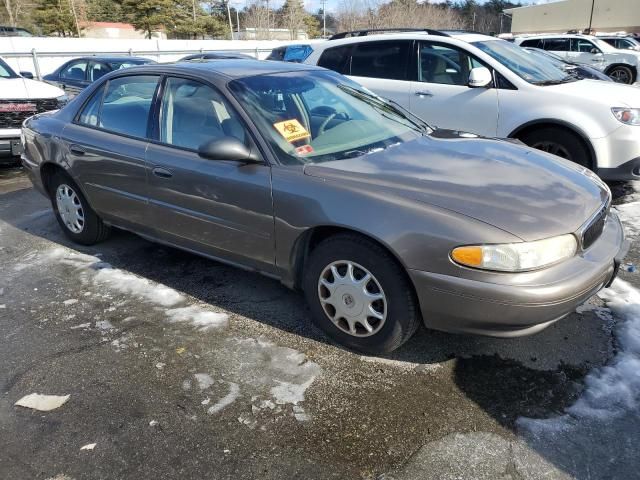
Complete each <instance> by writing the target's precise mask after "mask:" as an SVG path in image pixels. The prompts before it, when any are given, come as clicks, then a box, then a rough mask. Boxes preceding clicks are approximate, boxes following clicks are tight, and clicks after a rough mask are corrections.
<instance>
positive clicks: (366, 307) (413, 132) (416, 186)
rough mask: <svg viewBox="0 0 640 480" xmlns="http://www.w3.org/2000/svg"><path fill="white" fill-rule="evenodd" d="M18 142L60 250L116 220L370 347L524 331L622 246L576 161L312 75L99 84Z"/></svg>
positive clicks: (111, 79)
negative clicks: (261, 282) (296, 304)
mask: <svg viewBox="0 0 640 480" xmlns="http://www.w3.org/2000/svg"><path fill="white" fill-rule="evenodd" d="M23 135H24V139H25V151H24V154H23V156H22V159H23V164H24V166H25V168H26V170H27V172H28V173H29V176H30V178H31V180H32V182H33V184H34V185H35V187H36V188H37V189H38V190H39V191H40V192H42V193H43V194H44V195H46V196H47V197H48V198H50V199H51V202H52V205H53V209H54V212H55V215H56V218H57V220H58V223H59V224H60V226H61V228H62V229H63V231H64V232H65V234H66V235H67V236H68V237H69V238H70V239H72V240H73V241H75V242H78V243H81V244H93V243H96V242H98V241H100V240H103V239H105V238H106V236H107V235H108V233H109V227H110V226H117V227H121V228H125V229H127V230H131V231H133V232H137V233H140V234H141V235H143V236H144V237H145V238H149V239H153V240H157V241H159V242H161V243H164V244H168V245H173V246H176V247H178V248H183V249H186V250H189V251H191V252H195V253H199V254H202V255H204V256H207V257H211V258H215V259H219V260H221V261H223V262H229V263H232V264H235V265H240V266H242V267H244V268H247V269H250V270H255V271H258V272H261V273H264V274H266V275H268V276H270V277H275V278H278V279H280V280H281V281H282V282H283V283H284V284H286V285H287V286H289V287H294V288H300V289H302V290H303V291H304V293H305V296H306V299H307V302H308V304H309V307H310V310H311V315H312V318H313V320H314V321H315V322H316V323H317V325H318V326H319V327H320V328H322V329H323V330H324V331H325V332H326V333H327V334H328V335H329V336H330V337H331V338H333V339H335V340H336V341H338V342H340V343H342V344H343V345H346V346H348V347H350V348H354V349H357V350H360V351H364V352H373V353H378V352H386V351H391V350H393V349H395V348H397V347H399V346H400V345H401V344H403V343H404V342H405V341H406V340H407V339H409V338H410V337H411V335H412V334H413V333H414V332H415V330H416V329H417V328H418V325H419V324H420V323H421V322H422V321H424V322H425V324H426V325H427V326H429V327H432V328H438V329H443V330H448V331H456V332H469V333H482V334H488V335H496V336H503V337H510V336H517V335H525V334H529V333H534V332H537V331H539V330H541V329H543V328H544V327H546V326H548V325H550V324H551V323H553V322H555V321H556V320H558V319H560V318H562V317H564V316H565V315H567V314H568V313H570V312H572V311H574V310H575V308H576V306H578V305H580V304H581V303H583V302H584V301H585V300H586V299H587V298H589V297H590V296H591V295H593V294H594V293H596V292H597V291H598V290H600V289H601V288H602V287H603V286H604V285H606V284H608V282H610V281H611V280H612V278H613V277H614V276H615V273H616V265H618V264H619V262H620V261H621V257H622V255H623V253H624V251H625V242H624V239H623V230H622V226H621V224H620V221H619V220H618V218H617V217H616V215H615V213H613V212H611V211H610V208H609V207H610V204H611V194H610V191H609V189H608V187H607V186H606V185H605V184H604V183H603V182H602V181H601V180H600V179H599V178H598V177H597V176H596V175H594V174H593V173H591V172H590V171H588V170H587V169H585V168H583V167H579V166H577V165H575V164H572V163H571V162H567V161H565V160H562V159H560V158H557V157H554V156H552V155H548V154H546V153H544V152H538V151H536V150H533V149H530V148H528V147H526V146H523V145H519V144H513V143H509V142H503V141H497V140H492V139H487V138H480V137H477V136H473V135H469V134H459V133H458V132H452V131H440V130H433V129H431V128H430V127H429V126H428V125H426V124H425V123H424V122H423V121H421V120H419V119H417V118H415V117H414V116H413V115H411V114H410V113H408V112H406V111H405V110H403V109H402V108H400V107H397V106H395V105H394V104H392V103H389V102H387V101H385V100H383V99H381V98H380V97H378V96H376V95H374V94H372V93H370V92H369V91H367V90H365V89H363V88H362V87H361V86H359V85H358V84H357V83H355V82H353V81H351V80H349V79H347V78H345V77H343V76H341V75H338V74H336V73H334V72H329V71H326V70H324V69H319V68H315V67H310V66H306V65H305V66H303V65H293V64H289V63H284V62H261V61H256V60H229V61H225V60H221V61H219V62H202V63H198V62H194V63H181V64H177V65H153V66H143V67H134V68H131V69H129V70H128V71H126V72H113V73H110V74H109V75H107V76H105V77H103V78H102V79H100V80H99V81H98V82H96V83H95V84H94V85H91V86H90V87H89V88H87V89H86V90H85V91H84V92H82V93H81V94H80V95H79V97H78V98H77V99H76V100H75V101H74V102H71V103H70V104H69V105H67V107H65V108H63V109H62V110H60V111H59V112H57V113H53V114H41V115H37V116H35V117H33V118H31V119H29V120H27V122H26V123H25V125H24V128H23Z"/></svg>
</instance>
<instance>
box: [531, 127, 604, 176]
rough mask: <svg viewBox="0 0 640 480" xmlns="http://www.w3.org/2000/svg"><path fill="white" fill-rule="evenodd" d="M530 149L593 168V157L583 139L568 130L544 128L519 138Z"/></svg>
mask: <svg viewBox="0 0 640 480" xmlns="http://www.w3.org/2000/svg"><path fill="white" fill-rule="evenodd" d="M519 138H520V140H522V141H523V142H524V143H525V144H527V145H528V146H530V147H533V148H536V149H538V150H542V151H543V152H547V153H551V154H553V155H556V156H558V157H561V158H566V159H567V160H571V161H572V162H574V163H577V164H579V165H582V166H583V167H587V168H593V165H592V162H591V155H590V154H589V150H588V149H587V146H586V145H585V144H584V142H583V141H582V139H581V138H580V137H579V136H578V135H576V134H575V133H572V132H571V131H570V130H568V129H564V128H554V127H544V128H540V129H537V130H529V131H528V132H526V133H524V134H523V135H520V136H519Z"/></svg>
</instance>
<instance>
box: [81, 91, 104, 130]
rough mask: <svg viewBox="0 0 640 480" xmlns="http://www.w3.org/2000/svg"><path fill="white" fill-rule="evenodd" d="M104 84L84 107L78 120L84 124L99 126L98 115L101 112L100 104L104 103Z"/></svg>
mask: <svg viewBox="0 0 640 480" xmlns="http://www.w3.org/2000/svg"><path fill="white" fill-rule="evenodd" d="M104 88H105V87H104V85H102V86H101V87H100V88H99V89H98V90H96V92H95V93H94V94H93V96H92V97H91V98H90V99H89V101H88V102H87V104H86V105H85V106H84V108H83V109H82V113H81V114H80V118H79V119H78V121H79V122H80V123H82V124H84V125H89V126H91V127H97V126H98V116H99V113H100V105H101V104H102V97H103V96H104Z"/></svg>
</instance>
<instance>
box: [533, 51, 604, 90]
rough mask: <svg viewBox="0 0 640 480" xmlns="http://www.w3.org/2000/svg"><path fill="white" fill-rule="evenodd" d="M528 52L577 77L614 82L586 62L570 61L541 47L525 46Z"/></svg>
mask: <svg viewBox="0 0 640 480" xmlns="http://www.w3.org/2000/svg"><path fill="white" fill-rule="evenodd" d="M524 49H525V50H526V51H528V52H531V53H532V54H533V55H534V56H536V57H537V58H539V59H540V60H543V61H547V62H551V63H552V64H553V65H555V66H556V67H558V68H560V69H561V70H563V71H564V72H566V73H568V74H570V75H573V76H575V77H577V78H578V79H580V80H583V79H585V78H586V79H590V80H602V81H605V82H613V79H612V78H611V77H609V76H607V75H605V74H604V73H602V72H601V71H600V70H596V69H595V68H592V67H590V66H589V65H585V64H584V63H576V62H570V61H568V60H565V59H563V58H562V57H558V56H557V55H556V54H555V53H551V52H547V51H546V50H540V49H539V48H531V47H524Z"/></svg>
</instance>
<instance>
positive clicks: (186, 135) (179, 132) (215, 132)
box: [160, 78, 248, 150]
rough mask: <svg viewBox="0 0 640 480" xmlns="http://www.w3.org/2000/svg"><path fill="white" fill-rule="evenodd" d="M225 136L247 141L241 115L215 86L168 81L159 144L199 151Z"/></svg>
mask: <svg viewBox="0 0 640 480" xmlns="http://www.w3.org/2000/svg"><path fill="white" fill-rule="evenodd" d="M225 136H230V137H235V138H237V139H238V140H240V141H241V142H243V143H246V142H247V141H248V135H247V133H246V130H245V128H244V126H243V124H242V122H241V120H240V118H239V117H238V114H237V113H236V112H235V111H234V110H233V108H232V107H231V106H230V105H229V103H228V102H227V100H225V99H224V98H223V97H222V95H221V94H220V93H219V92H218V91H217V90H215V89H214V88H213V87H210V86H208V85H204V84H202V83H199V82H195V81H193V80H188V79H184V78H168V79H167V82H166V84H165V87H164V93H163V96H162V106H161V108H160V141H161V142H162V143H166V144H168V145H174V146H177V147H182V148H188V149H190V150H198V148H199V147H200V146H202V145H203V144H205V143H207V142H209V141H211V140H216V139H219V138H222V137H225Z"/></svg>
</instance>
